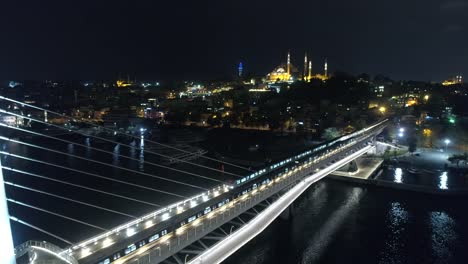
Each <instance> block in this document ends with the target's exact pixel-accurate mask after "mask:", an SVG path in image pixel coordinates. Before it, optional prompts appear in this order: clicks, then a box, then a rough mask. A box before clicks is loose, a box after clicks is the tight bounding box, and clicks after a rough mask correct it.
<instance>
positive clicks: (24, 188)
mask: <svg viewBox="0 0 468 264" xmlns="http://www.w3.org/2000/svg"><path fill="white" fill-rule="evenodd" d="M4 183H5V184H6V185H10V186H13V187H16V188H19V189H23V190H28V191H31V192H36V193H40V194H44V195H48V196H52V197H55V198H59V199H62V200H66V201H70V202H74V203H78V204H82V205H86V206H89V207H93V208H96V209H100V210H103V211H108V212H111V213H114V214H119V215H123V216H126V217H130V218H134V219H136V218H137V217H136V216H133V215H129V214H126V213H122V212H119V211H116V210H112V209H108V208H105V207H102V206H99V205H94V204H90V203H86V202H82V201H78V200H75V199H72V198H68V197H64V196H61V195H57V194H52V193H48V192H44V191H41V190H37V189H34V188H31V187H27V186H23V185H19V184H16V183H12V182H8V181H5V182H4Z"/></svg>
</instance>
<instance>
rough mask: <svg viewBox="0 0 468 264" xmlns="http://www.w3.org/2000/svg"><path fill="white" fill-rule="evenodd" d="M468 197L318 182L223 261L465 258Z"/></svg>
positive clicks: (432, 260) (251, 263)
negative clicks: (289, 211) (291, 210)
mask: <svg viewBox="0 0 468 264" xmlns="http://www.w3.org/2000/svg"><path fill="white" fill-rule="evenodd" d="M466 209H467V199H466V198H460V197H459V198H453V197H452V198H447V197H439V196H430V195H425V194H419V193H412V192H401V191H395V190H389V189H382V188H376V187H362V186H357V185H352V184H349V183H342V182H337V181H333V180H327V179H325V180H323V181H321V182H319V183H317V184H316V185H315V186H313V187H311V189H310V190H308V192H307V193H306V194H304V195H303V196H302V197H301V198H300V199H299V200H298V201H296V203H295V216H294V217H293V218H292V219H290V220H283V219H277V220H276V221H275V222H274V223H273V224H272V225H270V226H269V227H268V228H267V229H266V230H265V231H264V232H263V233H262V234H261V235H260V236H258V237H256V238H255V239H253V240H252V241H250V242H249V243H248V244H247V245H246V246H244V247H243V248H242V249H241V250H239V251H238V252H236V253H235V254H234V255H233V256H231V257H230V258H229V259H228V260H226V261H225V263H227V264H234V263H248V264H263V263H467V259H468V250H467V249H468V247H467V245H468V213H467V210H466Z"/></svg>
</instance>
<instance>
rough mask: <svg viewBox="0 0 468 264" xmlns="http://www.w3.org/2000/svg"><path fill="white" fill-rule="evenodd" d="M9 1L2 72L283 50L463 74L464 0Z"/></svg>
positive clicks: (72, 75)
mask: <svg viewBox="0 0 468 264" xmlns="http://www.w3.org/2000/svg"><path fill="white" fill-rule="evenodd" d="M2 2H3V3H2V4H0V10H1V11H0V12H1V15H0V36H1V39H0V79H45V78H48V79H107V78H115V77H117V75H118V73H119V72H121V73H129V74H130V75H131V76H136V78H137V79H156V78H158V79H161V78H162V79H167V78H196V79H199V78H212V77H223V76H230V75H232V74H233V73H234V72H235V70H236V64H237V63H238V62H239V61H240V60H241V61H243V62H244V67H245V69H246V71H250V72H252V73H254V74H265V73H267V72H268V71H269V70H271V69H272V68H273V67H274V66H276V65H277V64H279V63H280V62H283V61H284V60H285V53H286V52H287V50H288V49H289V50H291V53H292V59H293V63H294V62H296V65H298V66H301V65H302V56H303V53H304V51H308V52H309V53H311V55H312V59H313V62H314V66H315V70H317V68H318V67H319V64H320V68H321V64H322V62H323V59H324V57H328V58H329V64H330V68H331V71H335V70H343V71H347V72H351V73H360V72H368V73H370V74H376V73H383V74H385V75H388V76H390V77H391V78H394V79H416V80H423V81H426V80H435V81H440V80H442V79H444V78H447V77H450V76H453V75H455V74H458V73H464V75H465V76H467V75H468V48H467V47H468V19H467V14H468V0H440V1H435V0H392V1H382V0H380V1H379V0H355V1H350V0H327V1H325V0H322V1H314V0H282V1H279V0H268V1H264V0H249V1H245V0H238V1H222V0H216V1H212V0H207V1H203V0H200V1H175V0H174V1H159V0H153V1H143V0H138V1H135V0H132V1H116V0H114V1H110V0H109V1H83V0H81V1H71V0H70V1H63V0H62V1H47V0H45V1H38V0H34V1H33V0H31V1H21V0H18V1H16V0H15V1H2ZM98 2H99V3H98ZM467 77H468V76H467Z"/></svg>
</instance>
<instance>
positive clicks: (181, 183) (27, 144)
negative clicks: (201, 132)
mask: <svg viewBox="0 0 468 264" xmlns="http://www.w3.org/2000/svg"><path fill="white" fill-rule="evenodd" d="M0 140H6V141H10V142H14V143H17V144H21V145H25V146H28V147H32V148H37V149H42V150H45V151H50V152H53V153H58V154H61V155H65V156H70V157H73V158H77V159H81V160H86V161H89V162H94V163H97V164H101V165H104V166H109V167H113V168H117V169H121V170H124V171H129V172H133V173H136V174H140V175H143V176H147V177H151V178H155V179H160V180H163V181H168V182H172V183H177V184H180V185H185V186H189V187H192V188H196V189H200V190H207V189H206V188H203V187H200V186H197V185H193V184H190V183H186V182H182V181H178V180H173V179H168V178H164V177H161V176H157V175H153V174H149V173H146V172H141V171H137V170H132V169H128V168H125V167H122V166H117V165H114V164H109V163H106V162H102V161H98V160H93V159H89V158H86V157H82V156H78V155H74V154H70V153H67V152H63V151H59V150H54V149H50V148H46V147H42V146H38V145H35V144H31V143H26V142H22V141H18V140H14V139H10V138H6V137H3V136H0ZM202 177H203V176H202ZM213 181H217V182H220V183H222V181H219V180H214V179H213Z"/></svg>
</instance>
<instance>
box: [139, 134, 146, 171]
mask: <svg viewBox="0 0 468 264" xmlns="http://www.w3.org/2000/svg"><path fill="white" fill-rule="evenodd" d="M140 148H141V150H140V161H139V162H138V168H139V169H140V171H144V169H145V151H144V148H145V138H144V136H141V139H140Z"/></svg>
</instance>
